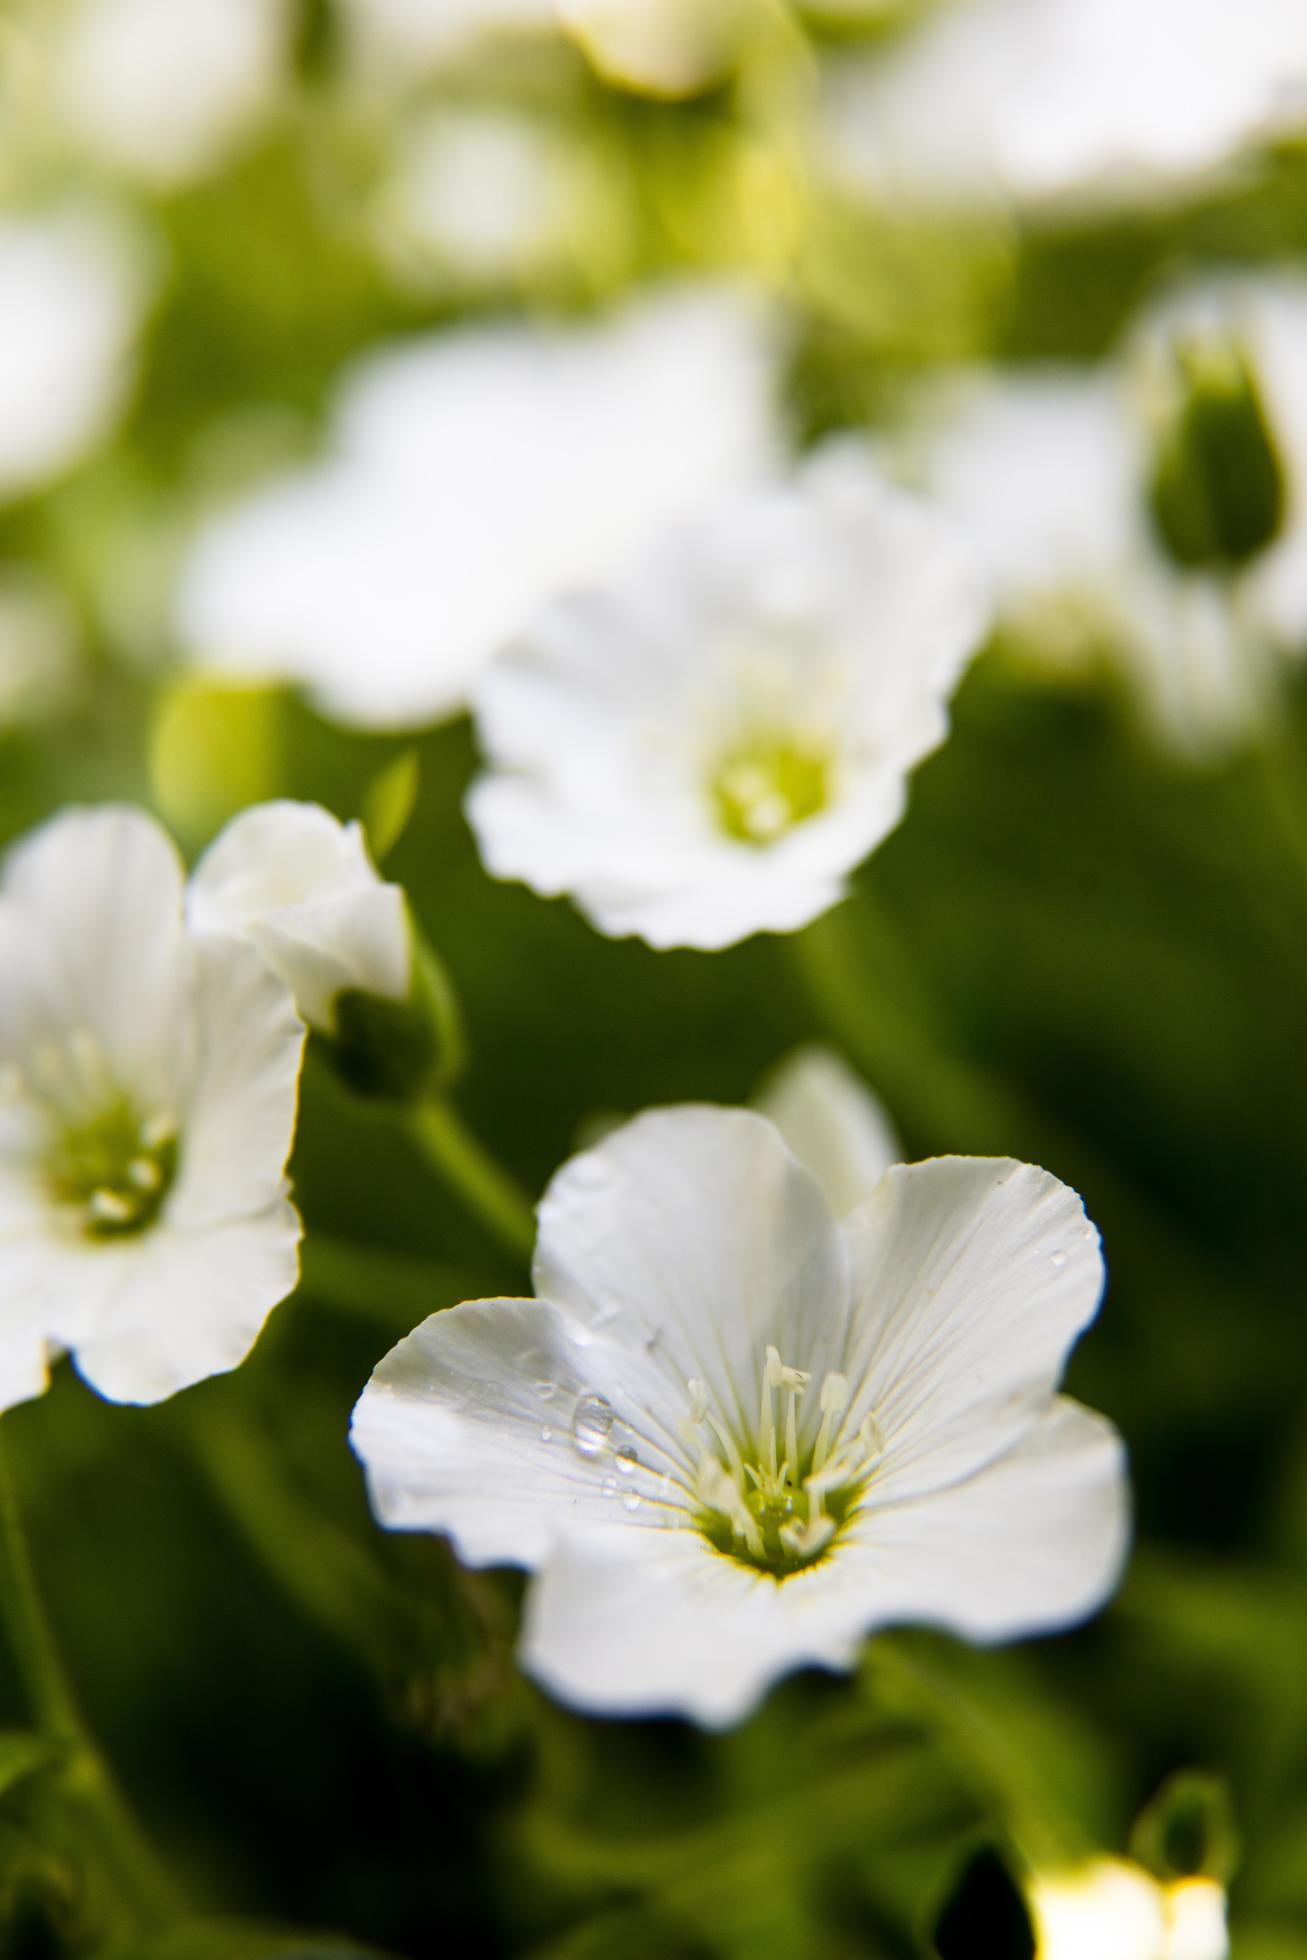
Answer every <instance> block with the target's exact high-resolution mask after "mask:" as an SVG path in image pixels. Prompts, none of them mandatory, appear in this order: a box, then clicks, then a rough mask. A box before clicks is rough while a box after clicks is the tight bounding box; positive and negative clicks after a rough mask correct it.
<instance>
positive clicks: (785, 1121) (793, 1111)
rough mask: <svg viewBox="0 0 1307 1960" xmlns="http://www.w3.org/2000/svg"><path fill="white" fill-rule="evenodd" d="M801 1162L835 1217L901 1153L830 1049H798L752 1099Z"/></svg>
mask: <svg viewBox="0 0 1307 1960" xmlns="http://www.w3.org/2000/svg"><path fill="white" fill-rule="evenodd" d="M754 1107H755V1108H756V1109H757V1111H758V1113H759V1115H761V1116H765V1117H767V1119H768V1121H769V1122H772V1123H774V1124H775V1125H776V1127H777V1129H778V1130H779V1131H780V1133H781V1135H782V1137H783V1138H784V1139H785V1142H786V1144H787V1146H788V1147H789V1149H790V1150H792V1151H793V1152H794V1155H795V1156H796V1157H797V1158H798V1160H799V1162H800V1163H801V1164H806V1165H807V1167H808V1169H809V1170H810V1171H811V1172H812V1174H813V1176H814V1177H815V1178H816V1179H817V1181H818V1183H819V1184H820V1185H821V1187H822V1189H823V1191H824V1192H825V1193H826V1198H827V1202H828V1203H829V1205H830V1208H831V1210H832V1211H833V1212H834V1213H835V1216H836V1217H837V1218H842V1217H843V1216H844V1215H845V1213H846V1212H850V1211H852V1210H853V1209H854V1208H855V1206H857V1205H860V1204H861V1203H862V1202H863V1200H864V1199H866V1198H867V1197H869V1196H870V1194H871V1193H872V1192H873V1191H874V1190H875V1188H876V1186H877V1185H878V1184H879V1183H880V1180H881V1178H882V1177H883V1176H884V1174H885V1172H886V1171H887V1170H888V1169H889V1167H890V1165H891V1164H897V1163H901V1162H902V1159H903V1152H902V1150H901V1148H900V1146H899V1141H898V1138H897V1137H896V1136H895V1134H894V1131H893V1128H892V1127H891V1124H890V1121H889V1118H888V1117H887V1116H886V1114H885V1112H884V1110H883V1109H882V1108H881V1106H880V1104H879V1103H878V1102H877V1101H876V1098H875V1097H874V1096H873V1095H872V1093H871V1091H870V1090H869V1089H868V1088H867V1087H866V1085H865V1083H864V1082H863V1081H862V1080H861V1078H860V1077H859V1076H857V1075H855V1074H854V1072H853V1070H852V1069H851V1068H850V1067H849V1065H848V1063H847V1062H845V1061H844V1060H843V1059H842V1057H841V1056H839V1055H837V1054H836V1053H835V1052H834V1050H833V1049H830V1048H822V1047H819V1046H818V1045H817V1044H816V1043H813V1044H811V1045H809V1046H808V1047H804V1048H796V1049H795V1051H794V1053H793V1054H792V1055H789V1056H788V1057H787V1058H786V1060H785V1061H784V1062H782V1064H781V1065H780V1067H779V1068H778V1069H776V1070H775V1072H774V1073H773V1074H772V1075H770V1076H769V1077H768V1078H767V1081H766V1082H765V1083H764V1085H763V1087H762V1089H761V1090H760V1091H759V1092H758V1094H757V1095H756V1096H755V1097H754Z"/></svg>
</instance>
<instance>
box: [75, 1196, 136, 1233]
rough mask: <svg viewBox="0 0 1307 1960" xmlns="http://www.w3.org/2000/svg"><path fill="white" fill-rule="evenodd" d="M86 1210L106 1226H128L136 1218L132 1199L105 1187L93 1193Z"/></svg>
mask: <svg viewBox="0 0 1307 1960" xmlns="http://www.w3.org/2000/svg"><path fill="white" fill-rule="evenodd" d="M86 1208H87V1210H88V1211H89V1212H90V1214H91V1216H92V1218H97V1219H99V1220H100V1221H101V1222H102V1223H103V1224H106V1225H126V1224H129V1223H130V1221H131V1220H132V1219H133V1218H135V1216H136V1207H135V1205H133V1203H132V1201H131V1199H130V1198H124V1197H123V1195H122V1193H121V1192H120V1191H110V1190H108V1189H107V1188H104V1187H101V1189H100V1190H98V1191H92V1193H91V1195H90V1197H89V1199H88V1200H87V1207H86Z"/></svg>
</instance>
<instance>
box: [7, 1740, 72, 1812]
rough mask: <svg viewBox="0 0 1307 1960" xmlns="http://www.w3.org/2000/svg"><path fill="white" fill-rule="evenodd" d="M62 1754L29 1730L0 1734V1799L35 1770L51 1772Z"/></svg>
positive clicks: (53, 1745) (51, 1744)
mask: <svg viewBox="0 0 1307 1960" xmlns="http://www.w3.org/2000/svg"><path fill="white" fill-rule="evenodd" d="M62 1753H63V1752H62V1751H61V1750H60V1749H59V1748H58V1746H57V1745H56V1744H55V1743H52V1742H50V1741H49V1740H48V1739H47V1738H46V1737H45V1736H43V1735H37V1734H35V1732H34V1731H32V1730H30V1729H8V1730H5V1731H3V1732H0V1797H2V1796H5V1795H6V1794H7V1793H8V1792H9V1791H10V1790H12V1789H13V1788H14V1787H15V1786H16V1785H17V1784H19V1783H23V1782H26V1780H27V1778H28V1777H29V1776H35V1775H36V1774H37V1772H38V1771H39V1770H43V1769H49V1768H52V1767H53V1765H54V1764H55V1763H56V1762H57V1761H58V1760H59V1759H60V1757H61V1755H62Z"/></svg>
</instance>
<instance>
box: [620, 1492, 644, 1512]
mask: <svg viewBox="0 0 1307 1960" xmlns="http://www.w3.org/2000/svg"><path fill="white" fill-rule="evenodd" d="M639 1508H640V1493H639V1491H638V1490H624V1491H623V1492H622V1509H623V1510H624V1511H638V1510H639Z"/></svg>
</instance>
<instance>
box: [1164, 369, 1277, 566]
mask: <svg viewBox="0 0 1307 1960" xmlns="http://www.w3.org/2000/svg"><path fill="white" fill-rule="evenodd" d="M1149 509H1150V514H1151V516H1152V520H1153V523H1154V526H1155V527H1156V530H1157V534H1158V536H1159V537H1160V539H1161V541H1162V544H1163V545H1164V547H1165V549H1166V550H1167V552H1168V553H1169V554H1170V556H1171V557H1172V558H1173V559H1174V560H1175V561H1176V563H1177V564H1179V565H1183V566H1184V567H1185V568H1186V569H1187V570H1200V569H1202V570H1208V571H1212V570H1222V569H1223V570H1226V571H1233V570H1236V569H1237V568H1238V567H1240V566H1241V565H1244V564H1246V563H1247V562H1248V560H1249V559H1250V558H1255V557H1256V556H1257V554H1258V552H1260V551H1264V550H1265V549H1266V547H1267V545H1269V544H1270V543H1271V541H1272V540H1273V539H1274V538H1275V537H1276V536H1277V535H1278V533H1279V530H1280V527H1281V525H1282V523H1283V521H1284V513H1285V479H1284V465H1283V462H1282V461H1281V457H1280V452H1279V448H1278V446H1277V444H1276V440H1275V435H1274V432H1273V430H1272V428H1271V424H1270V421H1269V419H1268V416H1267V413H1266V408H1265V404H1264V403H1263V400H1262V393H1261V389H1260V387H1259V386H1258V382H1257V377H1256V375H1255V373H1254V372H1253V369H1252V367H1251V365H1250V363H1249V360H1248V357H1247V355H1246V354H1245V352H1244V350H1243V349H1242V347H1240V345H1239V344H1238V342H1237V341H1235V340H1232V339H1225V338H1220V339H1216V338H1213V339H1205V340H1191V341H1178V342H1177V343H1176V344H1175V347H1174V349H1173V372H1172V399H1171V402H1170V404H1169V407H1168V409H1167V412H1166V413H1165V415H1164V417H1163V420H1162V427H1161V432H1160V435H1159V439H1158V443H1157V448H1156V451H1155V455H1154V466H1153V475H1152V481H1151V483H1150V485H1149Z"/></svg>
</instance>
